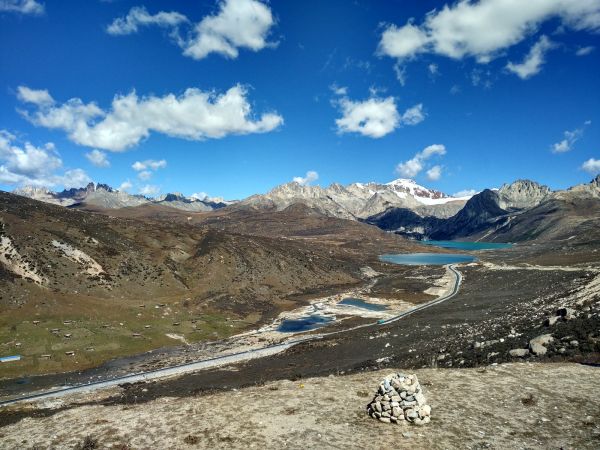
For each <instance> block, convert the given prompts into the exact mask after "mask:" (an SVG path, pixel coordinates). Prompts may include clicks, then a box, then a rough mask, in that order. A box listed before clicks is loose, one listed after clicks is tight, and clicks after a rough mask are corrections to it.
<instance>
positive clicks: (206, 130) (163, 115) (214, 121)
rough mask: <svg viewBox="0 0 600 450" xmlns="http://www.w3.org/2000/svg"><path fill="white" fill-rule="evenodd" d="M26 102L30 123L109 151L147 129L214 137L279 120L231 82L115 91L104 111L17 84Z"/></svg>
mask: <svg viewBox="0 0 600 450" xmlns="http://www.w3.org/2000/svg"><path fill="white" fill-rule="evenodd" d="M18 97H19V99H20V100H21V101H23V102H24V103H26V104H27V105H28V106H30V110H29V111H21V112H22V114H23V115H24V116H25V117H26V118H27V119H28V120H29V121H31V122H32V123H33V124H35V125H38V126H42V127H46V128H54V129H61V130H64V131H66V132H67V134H68V137H69V139H70V140H72V141H73V142H75V143H77V144H79V145H84V146H87V147H93V148H98V149H103V150H109V151H115V152H119V151H125V150H127V149H128V148H130V147H133V146H135V145H137V144H138V143H139V142H140V141H141V140H142V139H145V138H147V137H148V136H149V135H150V133H151V132H152V131H154V132H157V133H162V134H166V135H167V136H171V137H177V138H183V139H191V140H204V139H209V138H211V139H218V138H222V137H225V136H227V135H230V134H250V133H266V132H269V131H272V130H274V129H275V128H277V127H279V126H280V125H281V124H282V123H283V118H282V117H281V116H280V115H278V114H276V113H264V114H263V115H262V116H260V117H254V116H253V114H252V107H251V105H250V103H249V102H248V100H247V98H246V97H247V90H246V88H244V87H243V86H241V85H236V86H234V87H232V88H230V89H229V90H227V92H225V93H223V94H216V93H215V92H203V91H201V90H200V89H195V88H189V89H187V90H186V91H185V92H184V93H183V94H182V95H180V96H176V95H174V94H167V95H165V96H164V97H156V96H152V95H151V96H147V97H141V98H140V97H138V95H137V94H136V92H135V91H133V92H131V93H129V94H127V95H117V96H115V97H114V99H113V101H112V105H111V109H110V110H109V111H105V110H103V109H101V108H100V107H99V106H97V105H96V104H95V103H94V102H91V103H84V102H83V101H82V100H81V99H79V98H72V99H70V100H68V101H67V102H65V103H63V104H57V103H56V102H55V101H53V100H52V97H51V96H50V94H49V93H48V92H47V91H43V90H33V89H29V88H27V87H25V86H21V87H19V91H18Z"/></svg>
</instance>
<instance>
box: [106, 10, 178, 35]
mask: <svg viewBox="0 0 600 450" xmlns="http://www.w3.org/2000/svg"><path fill="white" fill-rule="evenodd" d="M187 22H189V21H188V18H187V17H186V16H184V15H183V14H180V13H178V12H164V11H161V12H159V13H157V14H154V15H152V14H150V13H149V12H148V10H147V9H146V8H145V7H143V6H135V7H133V8H131V10H130V11H129V13H128V14H127V15H126V16H125V17H119V18H117V19H115V20H113V22H112V23H111V24H110V25H109V26H107V27H106V32H107V33H108V34H112V35H116V36H118V35H125V34H132V33H137V32H138V30H139V28H140V27H148V26H152V25H156V26H159V27H163V28H171V29H172V30H176V29H177V27H178V26H179V25H181V24H182V23H187Z"/></svg>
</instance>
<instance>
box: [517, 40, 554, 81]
mask: <svg viewBox="0 0 600 450" xmlns="http://www.w3.org/2000/svg"><path fill="white" fill-rule="evenodd" d="M554 46H555V45H554V43H553V42H552V41H551V40H550V39H548V37H547V36H545V35H542V36H541V37H540V39H539V40H538V41H537V42H536V43H535V44H534V45H533V47H531V50H529V53H528V54H527V56H526V57H525V59H524V60H523V62H521V63H513V62H512V61H509V62H508V64H507V65H506V68H507V69H508V70H509V71H510V72H512V73H514V74H515V75H517V76H518V77H519V78H521V79H522V80H526V79H527V78H530V77H532V76H533V75H535V74H537V73H539V71H540V70H541V69H542V65H543V64H544V62H545V55H546V52H547V51H548V50H550V49H552V48H554Z"/></svg>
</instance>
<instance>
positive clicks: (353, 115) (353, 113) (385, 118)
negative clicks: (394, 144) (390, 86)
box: [335, 97, 400, 138]
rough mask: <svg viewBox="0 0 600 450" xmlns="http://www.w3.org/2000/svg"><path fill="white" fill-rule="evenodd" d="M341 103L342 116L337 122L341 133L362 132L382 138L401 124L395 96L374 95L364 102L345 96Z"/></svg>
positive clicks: (372, 136) (365, 134)
mask: <svg viewBox="0 0 600 450" xmlns="http://www.w3.org/2000/svg"><path fill="white" fill-rule="evenodd" d="M339 105H340V107H341V112H342V118H340V119H337V120H336V121H335V123H336V124H337V127H338V131H339V132H340V133H360V134H362V135H363V136H368V137H371V138H380V137H383V136H385V135H386V134H389V133H391V132H392V131H394V130H395V129H396V128H397V127H398V126H399V125H400V114H398V110H397V108H396V102H395V101H394V98H393V97H387V98H376V97H373V98H370V99H368V100H364V101H362V102H361V101H352V100H350V99H348V98H346V97H344V98H342V99H340V101H339Z"/></svg>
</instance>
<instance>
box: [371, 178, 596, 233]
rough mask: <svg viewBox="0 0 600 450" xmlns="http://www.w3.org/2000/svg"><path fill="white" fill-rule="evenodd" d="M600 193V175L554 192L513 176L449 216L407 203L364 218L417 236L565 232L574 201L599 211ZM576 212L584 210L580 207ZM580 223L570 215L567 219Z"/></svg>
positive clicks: (388, 229) (379, 225) (373, 223)
mask: <svg viewBox="0 0 600 450" xmlns="http://www.w3.org/2000/svg"><path fill="white" fill-rule="evenodd" d="M599 199H600V176H599V177H596V178H595V179H594V180H592V181H591V182H590V183H589V184H582V185H578V186H574V187H572V188H570V189H567V190H564V191H555V192H553V191H551V190H550V188H548V187H547V186H544V185H541V184H539V183H536V182H534V181H530V180H517V181H515V182H513V183H511V184H505V185H503V186H502V187H501V188H500V189H498V190H490V189H485V190H484V191H482V192H480V193H479V194H476V195H474V196H473V197H472V198H471V199H469V200H468V201H467V202H466V204H465V206H464V207H463V208H462V209H461V210H460V211H458V212H457V213H456V214H455V215H453V216H452V217H448V218H434V217H422V216H418V215H415V214H414V213H412V212H410V211H407V210H406V209H405V208H390V209H388V210H386V211H384V212H382V213H379V214H375V215H373V216H371V217H368V218H367V219H366V220H365V222H367V223H369V224H371V225H376V226H378V227H379V228H382V229H383V230H386V231H392V232H395V233H397V234H401V235H404V236H407V237H411V238H416V239H434V240H445V239H460V238H469V239H481V240H491V241H493V240H498V241H499V240H506V241H519V240H526V239H533V238H538V237H540V236H553V235H557V234H560V235H562V234H564V233H566V232H568V226H567V223H568V222H569V217H572V216H573V211H574V210H573V207H572V205H573V204H574V203H575V202H577V203H578V204H580V205H584V204H585V205H587V206H586V208H587V209H588V210H591V211H597V210H599V209H600V202H598V200H599ZM569 204H570V205H571V206H569ZM590 208H591V209H590ZM578 214H579V216H581V217H583V216H585V213H584V212H582V213H578ZM550 218H552V220H553V221H554V222H552V221H551V219H550ZM596 219H597V217H596ZM540 223H544V226H543V227H541V226H540ZM578 223H579V222H577V221H573V222H572V223H571V225H576V224H578ZM534 225H535V226H534ZM563 232H564V233H563Z"/></svg>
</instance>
